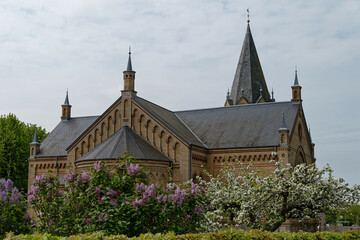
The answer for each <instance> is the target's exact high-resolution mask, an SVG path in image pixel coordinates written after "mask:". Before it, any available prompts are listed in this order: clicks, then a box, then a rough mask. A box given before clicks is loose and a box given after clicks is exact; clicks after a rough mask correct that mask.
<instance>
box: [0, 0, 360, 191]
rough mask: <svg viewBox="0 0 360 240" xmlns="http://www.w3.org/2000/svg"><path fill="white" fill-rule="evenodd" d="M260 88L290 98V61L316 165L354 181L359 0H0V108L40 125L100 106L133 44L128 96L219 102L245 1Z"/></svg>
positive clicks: (358, 163) (240, 33) (359, 166)
mask: <svg viewBox="0 0 360 240" xmlns="http://www.w3.org/2000/svg"><path fill="white" fill-rule="evenodd" d="M247 8H249V9H250V15H251V16H250V18H251V22H250V25H251V30H252V33H253V37H254V40H255V44H256V47H257V51H258V55H259V58H260V61H261V64H262V68H263V71H264V75H265V79H266V81H267V85H268V87H269V90H270V91H271V88H274V91H275V98H276V100H277V101H289V100H290V98H291V87H290V86H291V85H292V84H293V81H294V66H295V65H297V66H298V76H299V82H300V85H301V86H302V87H303V91H302V98H303V105H304V110H305V116H306V120H307V123H308V124H309V125H310V127H311V134H312V138H313V141H314V142H315V144H316V145H315V156H316V158H317V164H318V166H320V167H322V166H324V165H325V164H326V163H329V164H330V166H332V167H333V168H334V169H335V176H336V177H343V178H344V179H345V180H346V181H348V182H349V183H351V184H355V183H356V184H360V158H359V154H358V151H359V148H360V140H359V138H360V127H359V123H360V113H359V112H360V111H359V110H360V105H359V90H360V81H359V76H360V48H359V45H360V14H359V12H360V1H358V0H342V1H338V0H337V1H335V0H313V1H305V0H304V1H290V0H287V1H285V0H277V1H270V0H260V1H254V0H248V1H240V0H231V1H228V0H222V1H220V0H196V1H194V0H177V1H175V0H153V1H146V0H142V1H139V0H101V1H93V0H76V1H69V0H61V1H58V0H56V1H55V0H37V1H28V0H2V1H1V2H0V81H1V85H0V114H8V113H10V112H11V113H14V114H15V115H16V116H17V117H18V118H19V119H20V120H21V121H24V122H27V123H33V124H37V125H39V126H42V127H45V128H46V130H47V131H51V130H52V129H53V128H54V127H55V126H56V125H57V124H58V122H59V121H60V114H61V106H60V105H61V104H63V102H64V99H65V92H66V89H67V88H68V89H69V98H70V104H71V105H72V106H73V107H72V115H73V116H93V115H100V114H102V113H103V111H104V110H105V109H106V108H107V107H108V106H110V105H111V104H112V103H113V102H114V101H115V100H116V99H117V98H118V97H119V96H120V91H121V89H122V87H123V80H122V71H123V70H125V68H126V63H127V54H128V46H129V45H131V47H132V53H133V54H132V59H133V68H134V70H135V71H136V90H137V92H138V96H140V97H143V98H145V99H148V100H150V101H152V102H154V103H157V104H159V105H161V106H163V107H165V108H168V109H170V110H187V109H197V108H211V107H218V106H223V104H224V101H225V96H226V91H227V89H228V88H229V87H231V84H232V81H233V77H234V74H235V68H236V65H237V61H238V58H239V55H240V50H241V47H242V42H243V39H244V35H245V31H246V19H247V18H246V14H247V13H246V9H247Z"/></svg>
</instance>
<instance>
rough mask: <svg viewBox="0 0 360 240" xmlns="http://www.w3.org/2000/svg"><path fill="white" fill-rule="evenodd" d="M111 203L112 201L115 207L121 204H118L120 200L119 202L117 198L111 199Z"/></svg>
mask: <svg viewBox="0 0 360 240" xmlns="http://www.w3.org/2000/svg"><path fill="white" fill-rule="evenodd" d="M110 203H111V205H112V206H113V207H114V208H117V206H119V204H118V202H117V200H116V199H115V200H113V199H111V200H110Z"/></svg>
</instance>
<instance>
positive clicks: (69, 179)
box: [65, 169, 74, 183]
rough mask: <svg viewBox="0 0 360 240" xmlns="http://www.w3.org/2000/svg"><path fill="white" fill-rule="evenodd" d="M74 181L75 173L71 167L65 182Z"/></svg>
mask: <svg viewBox="0 0 360 240" xmlns="http://www.w3.org/2000/svg"><path fill="white" fill-rule="evenodd" d="M72 181H74V173H73V172H71V170H70V169H69V170H68V172H67V174H66V176H65V182H67V183H69V182H72Z"/></svg>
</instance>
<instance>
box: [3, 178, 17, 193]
mask: <svg viewBox="0 0 360 240" xmlns="http://www.w3.org/2000/svg"><path fill="white" fill-rule="evenodd" d="M13 186H14V183H13V181H11V180H10V179H7V180H6V179H4V178H2V179H0V191H5V192H10V191H11V189H12V187H13Z"/></svg>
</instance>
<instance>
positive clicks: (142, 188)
mask: <svg viewBox="0 0 360 240" xmlns="http://www.w3.org/2000/svg"><path fill="white" fill-rule="evenodd" d="M144 190H145V184H144V183H141V184H138V183H137V184H136V191H137V192H142V191H144Z"/></svg>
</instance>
